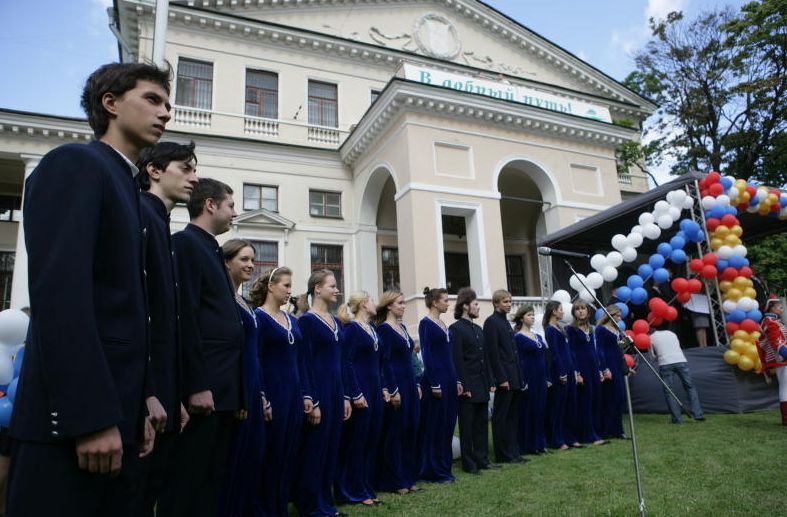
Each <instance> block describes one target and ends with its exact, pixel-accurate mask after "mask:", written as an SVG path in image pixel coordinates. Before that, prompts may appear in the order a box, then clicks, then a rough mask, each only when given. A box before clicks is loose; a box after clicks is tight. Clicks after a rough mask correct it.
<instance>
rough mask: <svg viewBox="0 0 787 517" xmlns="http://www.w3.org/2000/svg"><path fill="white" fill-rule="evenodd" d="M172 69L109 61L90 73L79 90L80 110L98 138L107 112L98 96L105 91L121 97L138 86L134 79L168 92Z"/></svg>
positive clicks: (108, 116)
mask: <svg viewBox="0 0 787 517" xmlns="http://www.w3.org/2000/svg"><path fill="white" fill-rule="evenodd" d="M171 76H172V69H171V68H170V67H169V65H167V68H166V69H161V68H157V67H155V66H153V65H148V64H145V63H110V64H107V65H104V66H102V67H100V68H99V69H98V70H96V71H95V72H93V73H92V74H90V77H88V78H87V82H85V88H84V89H83V90H82V101H81V105H82V109H83V110H85V114H86V115H87V122H88V124H90V127H91V128H92V129H93V134H94V135H95V136H96V138H101V137H102V136H104V135H105V134H106V132H107V128H109V119H110V115H109V113H107V111H106V110H105V109H104V105H103V104H102V102H101V98H102V97H103V96H104V94H106V93H112V94H113V95H116V96H118V97H119V96H121V95H123V94H124V93H126V92H127V91H129V90H133V89H134V88H136V86H137V81H150V82H153V83H156V84H158V85H159V86H161V87H162V88H164V90H165V91H166V92H167V94H169V82H170V78H171Z"/></svg>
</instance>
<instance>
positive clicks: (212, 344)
mask: <svg viewBox="0 0 787 517" xmlns="http://www.w3.org/2000/svg"><path fill="white" fill-rule="evenodd" d="M188 210H189V216H190V218H191V222H190V224H189V225H188V226H186V228H185V229H184V230H183V231H181V232H178V233H176V234H175V235H173V236H172V244H173V246H174V248H175V258H176V263H177V267H178V275H179V280H178V282H179V289H178V291H179V293H180V302H181V314H180V330H181V342H182V348H183V370H182V371H183V376H182V380H183V396H184V398H185V402H186V409H187V410H188V412H189V414H190V415H191V420H190V421H189V424H188V425H187V426H186V428H185V429H184V430H183V433H182V434H181V436H180V437H179V438H178V440H177V443H176V446H175V459H174V463H173V466H172V468H170V469H169V472H170V473H169V474H168V475H167V479H166V480H165V483H164V489H163V491H162V494H161V496H160V497H159V505H158V512H159V513H160V514H161V515H167V516H173V515H182V516H184V517H185V516H199V515H205V516H210V517H215V515H218V513H217V512H218V509H217V507H218V498H219V493H220V490H221V487H222V483H223V481H224V477H225V468H226V454H227V448H228V445H229V441H230V437H231V434H232V429H233V423H234V420H235V415H236V413H237V412H238V411H240V410H242V409H244V408H245V407H246V400H244V399H245V389H244V380H243V367H242V364H241V351H242V348H243V322H242V321H241V317H240V313H239V312H238V305H237V303H236V302H235V295H236V293H235V289H234V288H233V286H232V283H231V282H230V279H229V275H228V274H227V269H226V267H225V265H224V257H223V255H222V252H221V247H220V246H219V243H218V242H217V241H216V237H215V236H216V235H220V234H222V233H224V232H226V231H228V230H229V229H230V225H231V223H232V219H233V218H234V217H235V216H236V214H235V202H234V201H233V200H232V189H231V188H230V187H229V186H228V185H225V184H224V183H222V182H220V181H216V180H214V179H210V178H202V179H200V180H199V182H198V183H197V185H196V187H194V190H193V192H192V193H191V198H190V199H189V202H188Z"/></svg>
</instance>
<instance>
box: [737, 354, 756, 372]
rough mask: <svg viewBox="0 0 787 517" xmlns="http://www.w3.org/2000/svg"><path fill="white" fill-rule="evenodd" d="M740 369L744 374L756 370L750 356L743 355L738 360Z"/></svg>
mask: <svg viewBox="0 0 787 517" xmlns="http://www.w3.org/2000/svg"><path fill="white" fill-rule="evenodd" d="M738 368H740V369H741V370H743V371H744V372H748V371H749V370H751V369H752V368H754V361H752V360H751V359H750V358H749V357H748V356H745V355H742V356H740V357H739V358H738Z"/></svg>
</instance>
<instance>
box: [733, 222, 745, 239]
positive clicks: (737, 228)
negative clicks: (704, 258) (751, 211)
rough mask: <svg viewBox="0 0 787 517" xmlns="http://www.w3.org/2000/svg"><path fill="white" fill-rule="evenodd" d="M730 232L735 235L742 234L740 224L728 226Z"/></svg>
mask: <svg viewBox="0 0 787 517" xmlns="http://www.w3.org/2000/svg"><path fill="white" fill-rule="evenodd" d="M730 233H732V234H733V235H735V236H737V237H740V236H741V235H743V228H741V225H739V224H736V225H735V226H733V227H732V228H730Z"/></svg>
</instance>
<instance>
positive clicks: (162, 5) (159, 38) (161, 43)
mask: <svg viewBox="0 0 787 517" xmlns="http://www.w3.org/2000/svg"><path fill="white" fill-rule="evenodd" d="M168 22H169V0H156V25H155V26H154V28H153V62H154V63H155V64H156V66H158V67H160V68H164V67H165V64H166V62H165V58H164V53H165V50H166V46H167V23H168Z"/></svg>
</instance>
